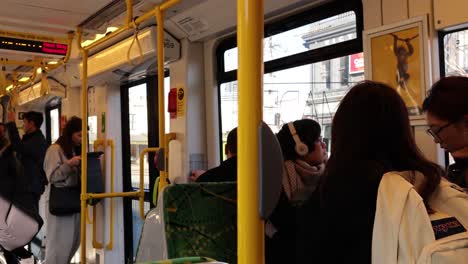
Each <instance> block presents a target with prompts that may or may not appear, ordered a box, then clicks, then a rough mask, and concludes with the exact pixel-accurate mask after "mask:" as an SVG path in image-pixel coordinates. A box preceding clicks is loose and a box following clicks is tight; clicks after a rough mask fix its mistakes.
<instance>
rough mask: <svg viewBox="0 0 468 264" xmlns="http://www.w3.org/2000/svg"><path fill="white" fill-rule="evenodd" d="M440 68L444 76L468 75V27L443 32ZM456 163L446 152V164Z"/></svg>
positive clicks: (441, 35) (441, 36)
mask: <svg viewBox="0 0 468 264" xmlns="http://www.w3.org/2000/svg"><path fill="white" fill-rule="evenodd" d="M439 47H440V49H441V55H440V60H441V63H440V68H441V72H442V76H454V75H457V76H468V28H465V29H458V30H454V31H448V32H441V33H440V35H439ZM453 163H455V160H454V159H453V157H452V155H451V154H450V153H448V152H446V153H445V166H448V165H450V164H453Z"/></svg>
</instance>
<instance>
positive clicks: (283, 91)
mask: <svg viewBox="0 0 468 264" xmlns="http://www.w3.org/2000/svg"><path fill="white" fill-rule="evenodd" d="M358 55H359V54H353V55H351V56H344V57H340V58H335V59H332V60H327V61H322V62H317V63H313V64H308V65H304V66H300V67H295V68H290V69H286V70H282V71H277V72H272V73H267V74H265V75H264V76H263V80H264V83H263V120H264V121H265V123H267V124H268V125H269V126H270V128H271V129H272V130H273V132H275V133H276V132H278V131H279V130H280V128H281V127H282V126H283V125H284V124H286V123H288V122H291V121H294V120H296V119H301V118H310V119H315V120H317V121H318V122H319V123H320V124H321V126H322V130H323V137H324V138H325V139H326V140H327V141H329V137H330V134H331V133H330V126H331V120H332V117H333V114H334V113H335V112H336V110H337V107H338V104H339V102H340V101H341V99H342V98H343V97H344V96H345V94H346V93H347V92H348V90H349V89H350V88H351V87H352V86H353V85H354V84H355V83H357V82H360V81H362V80H364V73H363V71H362V69H361V70H359V69H356V67H349V70H348V72H346V75H347V77H346V78H345V79H346V80H347V81H346V82H344V81H343V79H344V78H343V77H342V72H340V67H342V61H347V62H349V61H351V58H355V57H359V56H358ZM360 57H361V58H362V56H360ZM324 65H329V66H328V67H330V68H331V69H330V70H328V71H327V70H326V69H327V67H324ZM359 65H360V66H364V65H363V64H362V63H361V62H360V63H359ZM220 95H221V121H222V124H221V125H222V135H223V143H224V142H225V140H226V138H225V135H227V133H229V131H230V130H231V129H233V128H234V127H236V126H237V124H238V118H237V117H238V106H237V81H233V82H228V83H223V84H221V90H220ZM327 128H328V129H327Z"/></svg>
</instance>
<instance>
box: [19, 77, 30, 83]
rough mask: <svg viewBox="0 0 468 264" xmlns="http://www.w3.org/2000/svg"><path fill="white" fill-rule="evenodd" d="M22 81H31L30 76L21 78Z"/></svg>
mask: <svg viewBox="0 0 468 264" xmlns="http://www.w3.org/2000/svg"><path fill="white" fill-rule="evenodd" d="M19 81H20V82H27V81H29V77H23V78H21V79H19Z"/></svg>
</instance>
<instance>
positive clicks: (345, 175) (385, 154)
mask: <svg viewBox="0 0 468 264" xmlns="http://www.w3.org/2000/svg"><path fill="white" fill-rule="evenodd" d="M331 138H332V141H331V155H330V158H329V159H328V161H327V166H326V168H325V172H324V175H323V181H322V184H321V188H320V193H321V195H320V197H321V210H320V215H321V219H322V220H321V224H320V225H319V226H320V229H318V230H317V231H319V235H320V240H321V241H320V243H319V247H318V248H317V249H316V252H318V254H319V256H318V259H319V260H320V261H318V262H317V263H350V262H352V263H371V262H372V236H373V228H374V220H375V214H376V208H377V193H378V189H379V184H380V181H381V179H382V177H383V175H384V174H385V173H387V172H391V171H419V172H421V173H422V175H423V177H424V179H423V180H422V182H423V183H422V184H421V185H420V186H418V190H420V195H421V197H422V200H423V202H424V204H427V203H428V200H429V198H430V197H431V195H432V194H433V193H434V192H435V190H436V188H437V187H438V185H439V182H440V181H441V176H442V175H443V171H442V169H441V168H440V167H439V166H438V165H437V164H435V163H432V162H430V161H428V160H427V159H426V158H425V157H424V156H423V155H422V154H421V152H420V150H419V149H418V147H417V145H416V143H415V140H414V137H413V134H412V130H411V127H410V122H409V118H408V110H407V107H406V105H405V103H404V101H403V100H402V98H401V97H400V96H399V95H398V93H397V92H396V90H395V89H393V88H391V87H389V86H388V85H386V84H383V83H378V82H372V81H365V82H362V83H359V84H357V85H356V86H354V87H353V88H351V90H350V91H349V92H348V93H347V94H346V96H345V97H344V98H343V100H342V101H341V103H340V105H339V107H338V110H337V111H336V113H335V116H334V118H333V123H332V136H331ZM389 228H390V227H389ZM337 247H338V248H340V251H341V252H340V254H336V250H337Z"/></svg>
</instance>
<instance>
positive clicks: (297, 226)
mask: <svg viewBox="0 0 468 264" xmlns="http://www.w3.org/2000/svg"><path fill="white" fill-rule="evenodd" d="M467 98H468V78H467V77H447V78H443V79H441V80H439V81H438V82H436V83H435V84H434V85H433V87H432V89H431V91H430V93H429V95H428V97H427V98H426V99H425V100H424V103H423V111H425V113H426V117H427V125H428V129H427V132H428V133H429V134H430V135H431V136H432V137H433V138H434V140H435V142H436V143H439V144H440V145H441V147H442V148H443V149H445V150H446V151H447V152H449V153H450V154H451V155H452V156H453V157H454V158H455V163H454V164H453V165H451V166H450V167H449V168H448V170H447V171H444V170H443V169H442V168H441V167H440V166H439V165H437V164H435V163H433V162H431V161H429V160H428V159H427V158H425V157H424V156H423V155H422V153H421V151H420V150H419V149H418V147H417V146H416V143H415V140H414V136H413V132H412V128H411V126H410V121H409V118H408V111H407V107H406V105H405V102H404V101H403V100H402V98H401V97H400V96H399V94H398V93H397V92H396V90H395V89H393V88H392V87H389V86H388V85H386V84H382V83H378V82H372V81H364V82H362V83H359V84H357V85H356V86H354V87H353V88H351V90H350V91H349V92H348V93H347V95H346V96H345V97H344V98H343V100H342V101H341V103H340V105H339V107H338V110H337V112H336V113H335V116H334V118H333V123H332V135H331V137H332V143H331V155H330V157H328V155H327V151H326V149H327V146H326V145H325V143H324V142H323V140H322V137H321V136H320V135H321V134H322V132H321V127H320V125H319V123H317V122H316V121H314V120H310V119H303V120H296V121H294V122H290V123H287V124H285V125H284V126H283V127H282V128H281V129H280V131H279V132H278V133H277V139H278V141H279V144H280V146H281V150H282V153H283V157H284V172H283V176H282V193H281V196H280V198H279V201H278V203H277V205H276V208H275V210H274V211H273V213H272V214H271V215H270V216H269V218H268V220H267V221H265V243H266V249H265V256H266V262H267V263H312V262H313V263H392V262H391V261H390V262H385V261H378V260H379V257H380V255H378V254H376V252H377V250H381V249H380V248H379V246H381V245H377V246H376V245H375V244H373V236H375V235H376V234H375V232H374V233H373V231H374V230H376V229H375V228H376V227H375V222H376V220H377V219H376V215H378V216H380V211H379V210H380V208H379V207H378V206H377V204H380V203H384V202H385V201H379V199H378V195H380V194H379V193H380V190H379V185H381V181H382V179H383V178H384V175H390V177H391V178H399V174H398V173H393V174H392V173H391V172H393V171H396V172H400V174H401V175H409V176H408V177H407V178H405V179H406V180H407V182H409V184H410V185H411V186H413V185H414V187H415V188H414V189H415V190H416V191H417V194H418V195H419V197H420V198H421V199H422V202H423V204H424V210H425V212H427V215H433V214H435V213H436V210H434V208H435V209H437V208H438V207H437V206H436V205H435V204H433V203H432V201H431V199H433V198H434V195H435V194H436V193H438V192H440V190H439V189H440V186H441V184H442V183H443V182H446V181H447V180H449V181H451V182H453V183H456V184H457V185H458V186H459V187H454V189H456V191H457V192H460V193H463V192H464V191H466V189H465V190H464V189H463V188H467V186H468V165H467V164H468V100H467ZM8 120H9V121H10V122H9V123H7V124H0V171H1V172H2V174H1V183H2V184H1V185H0V194H1V195H2V197H5V198H7V199H17V200H20V201H22V202H23V203H25V204H26V205H27V206H25V207H27V208H28V210H31V211H34V212H36V213H37V212H38V202H39V199H40V197H41V195H43V194H44V195H45V196H46V204H47V205H48V202H49V199H48V196H49V193H48V190H49V189H50V186H51V184H53V185H54V186H55V187H69V186H77V185H79V179H80V167H79V166H80V160H81V158H80V144H81V133H82V127H81V119H80V118H77V117H72V118H71V119H70V120H69V121H68V122H67V124H66V125H65V127H64V129H63V133H62V135H61V136H60V137H59V139H58V140H57V141H56V142H55V143H54V144H53V145H51V146H50V147H48V146H47V143H46V140H45V138H44V136H43V135H42V132H41V131H40V129H39V128H40V127H41V125H42V122H43V116H42V114H41V113H38V112H28V113H26V114H25V115H24V120H23V123H24V127H23V128H24V132H25V134H24V136H23V138H22V139H20V137H19V133H18V130H17V128H16V124H15V116H14V113H9V114H8ZM225 151H226V152H225V154H226V156H227V157H228V159H227V160H225V161H223V162H222V163H221V165H220V166H219V167H216V168H213V169H211V170H208V171H206V172H204V171H194V172H193V173H192V175H191V176H190V180H191V181H194V182H209V181H236V179H237V129H234V130H232V131H231V132H230V133H229V135H228V140H227V144H226V149H225ZM405 173H406V174H405ZM387 178H388V176H387ZM454 186H455V185H454ZM397 191H398V190H395V192H397ZM18 197H20V198H18ZM462 202H463V203H464V204H463V206H465V207H464V208H468V203H467V200H466V196H465V199H464V200H463V201H462ZM436 207H437V208H436ZM465 211H466V210H465ZM45 217H46V219H47V221H46V222H47V227H46V228H47V234H46V254H45V263H46V264H63V263H70V261H71V259H72V256H73V255H74V254H75V252H76V250H77V249H78V246H79V232H80V225H79V222H80V216H79V212H77V213H73V214H69V215H60V216H58V215H53V214H51V213H50V212H49V210H47V209H46V216H45ZM379 221H380V220H379ZM460 221H461V220H460ZM462 224H463V225H464V226H465V227H468V226H467V223H466V222H463V221H462ZM389 228H390V229H391V227H389ZM410 228H411V227H410ZM414 228H415V229H417V227H414ZM379 235H380V233H379ZM374 242H375V239H374ZM3 252H4V256H5V258H6V260H7V262H8V264H11V263H18V259H19V258H21V257H28V256H30V254H29V253H28V252H25V250H24V249H23V248H19V249H17V250H13V251H12V252H9V251H6V250H3ZM401 253H402V252H400V254H401ZM403 253H405V252H403ZM411 253H414V252H411ZM417 253H419V252H416V255H417ZM395 263H396V262H395Z"/></svg>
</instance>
